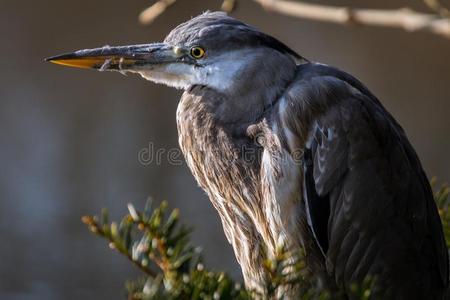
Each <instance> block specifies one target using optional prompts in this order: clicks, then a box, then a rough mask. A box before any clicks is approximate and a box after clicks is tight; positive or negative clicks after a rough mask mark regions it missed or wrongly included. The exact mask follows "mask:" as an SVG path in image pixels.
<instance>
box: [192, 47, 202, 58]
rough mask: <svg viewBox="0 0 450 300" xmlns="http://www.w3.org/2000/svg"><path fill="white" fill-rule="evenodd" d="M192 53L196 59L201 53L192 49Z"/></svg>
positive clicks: (197, 49)
mask: <svg viewBox="0 0 450 300" xmlns="http://www.w3.org/2000/svg"><path fill="white" fill-rule="evenodd" d="M192 53H193V54H194V56H196V57H198V56H200V55H202V51H201V50H200V49H199V48H194V49H193V50H192Z"/></svg>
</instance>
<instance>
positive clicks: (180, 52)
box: [46, 12, 301, 91]
mask: <svg viewBox="0 0 450 300" xmlns="http://www.w3.org/2000/svg"><path fill="white" fill-rule="evenodd" d="M299 58H301V57H300V56H299V55H298V54H296V53H295V52H294V51H293V50H291V49H290V48H288V47H287V46H286V45H284V44H283V43H281V42H280V41H278V40H276V39H275V38H273V37H271V36H269V35H266V34H264V33H262V32H260V31H258V30H257V29H256V28H253V27H251V26H249V25H247V24H244V23H242V22H240V21H238V20H236V19H233V18H231V17H229V16H227V15H226V14H225V13H222V12H207V13H204V14H202V15H199V16H197V17H195V18H193V19H191V20H189V21H187V22H186V23H183V24H181V25H179V26H177V27H176V28H175V29H173V30H172V31H171V32H170V33H169V35H168V36H167V37H166V39H165V40H164V42H162V43H152V44H141V45H130V46H116V47H110V46H104V47H101V48H95V49H85V50H79V51H76V52H73V53H67V54H63V55H58V56H53V57H50V58H47V59H46V60H47V61H50V62H53V63H56V64H60V65H66V66H72V67H81V68H92V69H98V70H100V71H120V72H122V73H124V72H132V73H138V74H140V75H141V76H142V77H144V78H145V79H148V80H151V81H154V82H156V83H163V84H166V85H169V86H173V87H176V88H181V89H187V88H189V87H190V86H193V85H204V86H208V87H210V88H213V89H217V90H221V91H225V90H229V89H230V88H231V87H233V86H236V84H239V82H242V80H241V79H242V78H243V76H244V77H246V78H252V77H253V76H254V75H256V74H258V73H260V71H261V68H264V67H269V68H270V67H272V68H286V66H285V65H286V64H287V65H293V66H295V60H296V59H299ZM274 73H275V74H276V72H274ZM270 77H271V75H269V76H268V78H267V79H265V80H266V81H270V80H272V78H270Z"/></svg>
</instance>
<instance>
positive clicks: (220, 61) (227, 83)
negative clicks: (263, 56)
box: [132, 49, 251, 91]
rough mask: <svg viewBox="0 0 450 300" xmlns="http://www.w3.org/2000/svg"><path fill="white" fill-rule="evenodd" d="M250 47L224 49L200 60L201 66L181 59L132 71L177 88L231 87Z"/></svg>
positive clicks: (224, 88) (244, 62) (217, 88)
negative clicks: (212, 56) (199, 86)
mask: <svg viewBox="0 0 450 300" xmlns="http://www.w3.org/2000/svg"><path fill="white" fill-rule="evenodd" d="M249 51H251V50H250V49H242V50H236V51H231V52H227V53H225V54H222V55H220V56H216V57H214V58H205V60H204V61H199V64H201V65H203V66H194V65H190V64H184V63H171V64H164V65H160V66H156V67H153V66H152V67H151V68H149V69H148V70H147V69H142V70H137V71H132V72H134V73H139V74H140V75H141V76H142V77H144V78H145V79H147V80H150V81H153V82H155V83H162V84H165V85H168V86H171V87H175V88H178V89H187V88H189V87H190V86H192V85H205V86H208V87H211V88H213V89H216V90H219V91H225V90H228V89H230V88H231V87H232V83H233V82H235V81H236V78H239V73H240V71H241V70H242V69H243V68H244V67H245V64H246V63H248V62H247V61H246V60H245V59H243V58H244V57H246V54H247V53H248V52H249Z"/></svg>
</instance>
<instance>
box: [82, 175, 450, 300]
mask: <svg viewBox="0 0 450 300" xmlns="http://www.w3.org/2000/svg"><path fill="white" fill-rule="evenodd" d="M431 184H432V186H433V187H434V186H435V185H436V179H435V178H433V179H432V180H431ZM449 194H450V188H449V187H448V186H447V185H443V186H442V187H441V188H440V189H438V190H437V191H436V192H435V194H434V196H435V200H436V203H437V206H438V209H439V215H440V216H441V220H442V224H443V227H444V233H445V238H446V241H447V246H448V247H449V248H450V209H449ZM128 210H129V214H127V215H125V216H124V217H123V218H122V220H121V221H120V222H119V223H117V222H110V221H109V217H108V212H107V211H106V210H105V209H104V210H103V211H102V213H101V216H100V217H97V216H84V217H83V218H82V221H83V222H84V223H85V224H86V225H87V226H88V228H89V229H90V230H91V231H92V232H93V233H95V234H96V235H98V236H101V237H103V238H104V239H106V240H107V241H108V242H109V246H110V248H111V249H114V250H116V251H118V252H119V253H121V254H122V255H124V256H125V257H126V258H128V259H129V261H130V262H131V263H132V264H133V265H135V266H136V267H137V268H139V269H140V270H141V271H142V273H143V277H142V278H139V279H137V280H132V281H129V282H127V283H126V288H127V297H128V299H133V300H147V299H211V300H213V299H214V300H216V299H242V300H245V299H255V298H256V299H273V298H278V299H282V298H284V296H286V294H285V293H289V291H292V290H295V291H296V292H297V293H298V294H300V295H301V296H300V298H299V299H301V300H326V299H331V297H330V294H329V292H328V291H325V290H319V289H318V288H317V287H316V286H314V284H313V281H312V280H311V278H312V277H311V274H309V272H308V269H307V268H306V265H305V260H304V259H303V257H304V256H303V255H302V253H291V252H289V251H286V250H285V248H284V247H282V246H280V247H279V249H278V251H277V253H276V255H274V256H269V255H266V259H265V260H264V262H263V267H264V268H265V270H266V273H267V274H268V275H267V278H266V282H265V285H264V287H263V289H262V290H260V291H254V290H247V289H245V287H244V285H243V284H241V283H239V282H236V281H235V280H233V279H232V278H231V277H230V276H229V275H227V274H226V273H225V272H216V271H212V270H208V269H206V268H205V267H204V265H203V263H202V257H201V253H200V250H199V248H195V247H194V246H192V245H191V243H190V239H189V234H190V230H189V229H188V228H186V227H185V226H183V225H180V224H179V211H178V209H173V210H172V211H170V212H168V204H167V202H162V203H161V204H160V205H159V206H158V207H155V208H153V207H152V205H151V201H149V202H148V203H147V205H146V207H145V208H144V210H143V211H142V212H141V211H137V210H136V209H135V208H134V206H133V205H131V204H129V205H128ZM263 250H264V249H263ZM373 282H374V280H370V279H367V280H366V281H365V282H364V283H363V284H362V285H361V286H356V285H355V286H353V287H352V293H353V294H354V295H355V297H356V298H357V299H361V300H366V299H369V297H370V295H371V289H370V287H371V285H372V284H373Z"/></svg>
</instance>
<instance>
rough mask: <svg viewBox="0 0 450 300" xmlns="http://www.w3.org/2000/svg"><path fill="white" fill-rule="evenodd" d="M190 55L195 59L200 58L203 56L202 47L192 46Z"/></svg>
mask: <svg viewBox="0 0 450 300" xmlns="http://www.w3.org/2000/svg"><path fill="white" fill-rule="evenodd" d="M191 56H192V57H193V58H196V59H199V58H202V57H203V56H205V49H203V48H202V47H192V48H191Z"/></svg>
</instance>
